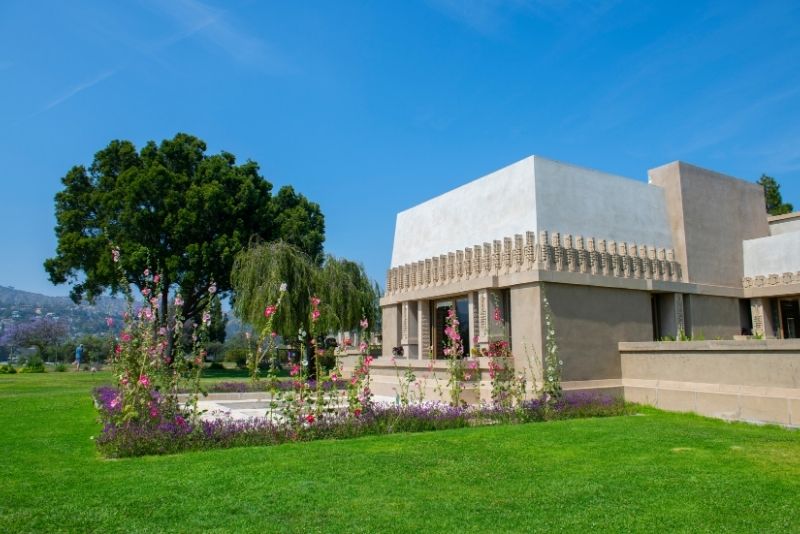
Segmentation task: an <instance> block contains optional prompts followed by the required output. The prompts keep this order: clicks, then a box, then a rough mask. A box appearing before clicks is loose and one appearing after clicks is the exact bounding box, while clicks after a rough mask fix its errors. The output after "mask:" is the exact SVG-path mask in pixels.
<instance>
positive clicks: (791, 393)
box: [619, 340, 800, 427]
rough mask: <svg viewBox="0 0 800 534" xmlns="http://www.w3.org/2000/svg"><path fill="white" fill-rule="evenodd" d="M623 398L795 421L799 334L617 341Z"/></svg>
mask: <svg viewBox="0 0 800 534" xmlns="http://www.w3.org/2000/svg"><path fill="white" fill-rule="evenodd" d="M619 351H620V357H621V361H622V386H623V389H624V393H625V400H627V401H629V402H637V403H641V404H649V405H651V406H655V407H657V408H661V409H664V410H672V411H679V412H695V413H698V414H701V415H706V416H710V417H717V418H721V419H727V420H736V421H748V422H759V423H776V424H781V425H788V426H798V427H800V340H747V341H689V342H650V343H620V344H619Z"/></svg>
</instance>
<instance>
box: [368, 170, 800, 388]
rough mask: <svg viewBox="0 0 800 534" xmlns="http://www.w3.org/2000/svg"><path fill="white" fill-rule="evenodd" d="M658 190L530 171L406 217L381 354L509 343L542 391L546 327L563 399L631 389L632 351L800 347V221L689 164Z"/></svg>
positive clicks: (754, 188)
mask: <svg viewBox="0 0 800 534" xmlns="http://www.w3.org/2000/svg"><path fill="white" fill-rule="evenodd" d="M648 175H649V181H648V183H643V182H640V181H636V180H631V179H627V178H623V177H619V176H615V175H611V174H607V173H603V172H599V171H595V170H590V169H586V168H582V167H578V166H574V165H570V164H566V163H561V162H557V161H553V160H549V159H545V158H541V157H538V156H532V157H529V158H526V159H524V160H522V161H519V162H517V163H514V164H512V165H510V166H508V167H505V168H503V169H500V170H498V171H496V172H494V173H491V174H489V175H487V176H484V177H482V178H479V179H477V180H475V181H473V182H470V183H467V184H465V185H463V186H461V187H459V188H456V189H454V190H452V191H449V192H447V193H445V194H443V195H440V196H438V197H435V198H433V199H431V200H428V201H427V202H423V203H422V204H419V205H417V206H415V207H413V208H410V209H408V210H405V211H403V212H401V213H399V214H398V215H397V223H396V227H395V235H394V246H393V251H392V262H391V267H390V269H389V271H388V274H387V280H386V290H385V295H384V297H383V298H382V299H381V308H382V313H383V326H382V328H383V331H382V337H383V354H384V355H385V356H391V355H392V352H393V349H395V348H396V349H395V352H396V353H397V352H400V348H402V354H403V355H404V357H406V358H409V359H411V360H421V359H427V358H429V357H430V356H434V357H443V354H442V340H443V330H444V319H445V316H446V313H447V310H449V309H450V308H451V307H452V308H454V309H455V310H456V313H457V316H458V318H459V323H460V328H461V337H462V339H463V340H464V345H465V351H469V350H470V348H472V347H477V348H485V347H487V346H488V344H489V343H490V342H492V341H495V340H500V339H504V340H507V341H509V342H510V344H511V349H512V352H513V354H514V359H515V366H516V367H517V368H518V369H522V368H526V369H530V370H532V371H533V372H534V374H536V375H539V376H541V359H540V358H541V355H542V354H543V351H544V344H545V335H546V331H545V328H546V324H545V323H546V319H548V318H549V319H550V320H551V321H552V324H553V325H554V330H555V337H556V340H557V343H558V348H559V356H560V359H561V360H562V362H563V366H562V380H563V384H564V387H565V389H619V388H620V384H621V382H620V380H621V377H622V370H621V361H620V352H619V343H620V342H644V341H653V340H661V339H664V338H681V337H694V338H695V339H697V338H705V339H716V338H720V339H733V338H734V337H738V336H742V335H754V336H756V337H764V338H796V337H798V335H799V332H798V331H799V330H800V306H799V305H798V302H799V301H798V296H799V295H800V213H795V214H791V215H787V216H780V217H768V216H767V214H766V212H765V201H764V193H763V190H762V188H761V187H760V186H758V185H756V184H754V183H750V182H746V181H743V180H738V179H735V178H732V177H730V176H726V175H723V174H720V173H716V172H713V171H709V170H706V169H702V168H699V167H696V166H693V165H690V164H687V163H683V162H674V163H670V164H667V165H664V166H661V167H657V168H655V169H651V170H650V171H649V173H648Z"/></svg>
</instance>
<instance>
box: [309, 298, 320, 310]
mask: <svg viewBox="0 0 800 534" xmlns="http://www.w3.org/2000/svg"><path fill="white" fill-rule="evenodd" d="M320 302H322V301H321V300H319V297H311V305H312V306H313V307H315V308H316V307H317V306H319V303H320Z"/></svg>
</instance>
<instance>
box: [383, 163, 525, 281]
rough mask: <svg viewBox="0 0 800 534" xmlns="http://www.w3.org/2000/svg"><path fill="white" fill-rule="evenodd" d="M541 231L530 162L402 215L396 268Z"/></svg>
mask: <svg viewBox="0 0 800 534" xmlns="http://www.w3.org/2000/svg"><path fill="white" fill-rule="evenodd" d="M535 228H536V192H535V190H534V181H533V158H532V157H530V158H526V159H523V160H522V161H518V162H517V163H514V164H512V165H509V166H508V167H504V168H502V169H500V170H498V171H495V172H493V173H491V174H488V175H486V176H484V177H482V178H478V179H477V180H475V181H473V182H470V183H468V184H465V185H462V186H461V187H458V188H456V189H453V190H451V191H448V192H447V193H444V194H443V195H439V196H438V197H435V198H432V199H431V200H428V201H427V202H423V203H422V204H418V205H416V206H414V207H413V208H411V209H407V210H405V211H401V212H400V213H398V214H397V222H396V223H395V230H394V247H393V248H392V267H396V266H398V265H402V264H404V263H410V262H413V261H419V260H424V259H426V258H432V257H433V256H438V255H440V254H447V253H448V252H453V251H456V250H459V249H463V248H466V247H471V246H473V245H481V244H483V243H484V242H491V241H492V240H494V239H502V238H503V237H506V236H510V235H514V234H519V233H524V232H525V231H527V230H533V229H535Z"/></svg>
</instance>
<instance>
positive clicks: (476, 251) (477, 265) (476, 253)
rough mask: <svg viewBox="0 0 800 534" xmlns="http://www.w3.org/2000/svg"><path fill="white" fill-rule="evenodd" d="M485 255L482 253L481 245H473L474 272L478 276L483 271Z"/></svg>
mask: <svg viewBox="0 0 800 534" xmlns="http://www.w3.org/2000/svg"><path fill="white" fill-rule="evenodd" d="M482 258H483V256H482V255H481V246H480V245H475V246H474V247H472V274H473V276H475V277H476V278H477V277H479V276H481V274H482V273H483V259H482Z"/></svg>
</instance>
